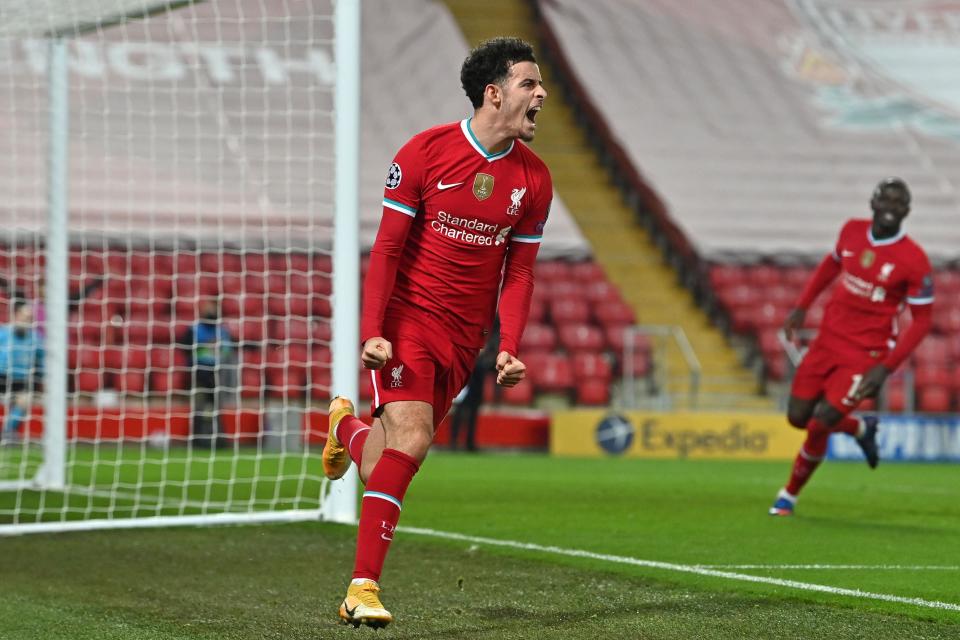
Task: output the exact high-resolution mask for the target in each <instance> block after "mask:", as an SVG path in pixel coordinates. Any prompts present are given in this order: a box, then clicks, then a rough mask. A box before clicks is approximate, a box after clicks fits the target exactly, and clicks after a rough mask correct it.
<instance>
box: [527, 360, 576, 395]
mask: <svg viewBox="0 0 960 640" xmlns="http://www.w3.org/2000/svg"><path fill="white" fill-rule="evenodd" d="M527 365H528V368H527V372H528V374H529V375H530V382H531V383H532V384H533V386H534V387H535V389H536V390H537V391H543V392H547V393H568V392H570V391H571V390H572V389H573V386H574V377H573V367H572V366H571V364H570V359H569V358H567V357H566V356H561V355H557V354H552V353H550V354H544V355H543V356H542V357H539V358H537V359H536V360H535V361H534V363H532V364H531V363H527Z"/></svg>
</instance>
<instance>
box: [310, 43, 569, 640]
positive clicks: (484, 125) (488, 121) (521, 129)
mask: <svg viewBox="0 0 960 640" xmlns="http://www.w3.org/2000/svg"><path fill="white" fill-rule="evenodd" d="M460 79H461V82H462V84H463V88H464V91H465V92H466V94H467V97H468V98H469V99H470V102H471V103H472V104H473V107H474V115H473V117H472V118H467V119H465V120H463V121H461V122H454V123H451V124H445V125H440V126H438V127H434V128H432V129H428V130H427V131H424V132H422V133H419V134H417V135H415V136H414V137H413V138H411V139H410V141H409V142H407V143H406V144H405V145H404V146H403V147H402V148H401V149H400V151H398V152H397V155H396V157H395V159H394V161H393V164H391V165H390V169H389V171H388V173H387V183H386V188H385V190H384V197H383V217H382V218H381V221H380V229H379V231H378V233H377V238H376V241H375V243H374V246H373V249H372V251H371V257H370V269H369V272H368V273H367V276H366V279H365V281H364V284H363V312H362V317H361V327H360V333H361V340H362V341H363V352H362V355H361V359H362V361H363V364H364V366H365V367H366V368H368V369H370V370H371V381H372V385H373V415H374V417H375V420H374V424H373V427H372V428H370V427H368V426H367V425H365V424H364V423H363V422H361V421H360V420H359V419H357V418H356V417H354V408H353V404H352V403H351V402H350V401H349V400H347V399H346V398H341V397H337V398H334V399H333V400H332V401H331V403H330V429H329V437H328V440H327V444H326V446H325V447H324V450H323V465H324V472H325V473H326V475H327V477H328V478H331V479H335V478H340V477H341V476H343V474H344V473H345V472H346V471H347V468H348V467H349V465H350V461H351V460H353V462H355V463H356V464H357V467H358V471H359V473H360V479H361V481H363V482H365V483H366V487H365V491H364V493H363V500H362V502H361V510H360V524H359V530H358V533H357V552H356V561H355V565H354V571H353V580H352V581H351V583H350V586H349V588H348V589H347V595H346V597H345V598H344V600H343V603H342V604H341V605H340V618H341V620H342V621H343V622H344V623H349V624H353V625H354V626H359V625H360V624H366V625H369V626H371V627H382V626H384V625H386V624H388V623H389V622H390V621H391V620H393V617H392V616H391V614H390V613H389V612H388V611H387V610H386V609H385V608H384V607H383V604H381V602H380V599H379V595H378V594H379V591H380V588H379V584H378V582H379V580H380V573H381V570H382V567H383V563H384V559H385V558H386V554H387V549H388V547H389V545H390V541H391V540H392V539H393V535H394V529H395V527H396V525H397V521H398V519H399V517H400V508H401V504H402V503H403V496H404V494H405V493H406V491H407V487H408V486H409V484H410V481H411V480H412V479H413V476H414V474H415V473H416V472H417V470H418V469H419V468H420V464H421V463H422V462H423V460H424V458H425V457H426V455H427V451H428V450H429V448H430V445H431V443H432V441H433V436H434V431H435V429H436V427H437V426H438V425H439V424H440V421H441V420H442V419H443V417H444V416H445V415H446V413H447V411H448V410H449V409H450V405H451V403H452V401H453V398H454V397H455V396H456V395H457V394H458V393H459V392H460V390H461V389H462V388H463V386H464V384H465V383H466V381H467V378H468V377H469V375H470V372H471V370H472V369H473V366H474V362H475V360H476V358H477V356H478V354H479V352H480V350H481V349H482V348H483V346H484V344H485V342H486V340H487V334H488V333H489V332H490V329H491V327H492V325H493V321H494V315H495V314H497V313H499V317H500V347H499V352H498V356H497V360H496V369H497V382H498V383H499V384H501V385H503V386H506V387H512V386H514V385H515V384H517V383H518V382H520V381H521V380H522V379H523V377H524V375H525V371H526V367H525V366H524V364H523V362H521V361H520V360H519V359H518V358H517V355H518V346H519V342H520V336H521V334H522V333H523V329H524V325H525V324H526V321H527V313H528V310H529V306H530V296H531V294H532V292H533V266H534V261H535V259H536V256H537V250H538V248H539V244H540V238H541V236H542V234H543V226H544V224H545V223H546V221H547V214H548V213H549V210H550V202H551V199H552V198H553V186H552V182H551V179H550V174H549V172H548V171H547V168H546V166H545V165H544V163H543V162H542V161H541V160H540V159H539V158H538V157H537V156H536V155H535V154H534V153H533V152H532V151H531V150H530V149H529V148H528V147H527V146H526V145H525V144H523V142H529V141H531V140H533V137H534V133H535V132H536V127H537V124H536V119H537V113H538V112H539V111H540V108H541V107H542V106H543V101H544V99H545V98H546V96H547V92H546V91H545V90H544V88H543V83H542V80H541V77H540V70H539V68H538V67H537V64H536V60H535V58H534V55H533V50H532V48H531V47H530V45H528V44H527V43H525V42H523V41H521V40H518V39H515V38H495V39H493V40H489V41H487V42H484V43H482V44H481V45H480V46H478V47H477V48H476V49H474V50H473V51H472V52H471V53H470V55H469V56H468V57H467V59H466V60H465V61H464V63H463V67H462V70H461V73H460ZM521 141H523V142H521ZM498 294H499V296H498Z"/></svg>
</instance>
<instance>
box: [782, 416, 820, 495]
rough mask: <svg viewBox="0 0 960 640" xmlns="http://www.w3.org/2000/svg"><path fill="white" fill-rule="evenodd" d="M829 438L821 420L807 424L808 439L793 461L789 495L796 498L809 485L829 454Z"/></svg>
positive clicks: (788, 488) (787, 487)
mask: <svg viewBox="0 0 960 640" xmlns="http://www.w3.org/2000/svg"><path fill="white" fill-rule="evenodd" d="M829 437H830V430H829V429H828V428H827V426H826V425H824V424H823V423H822V422H820V421H819V420H816V419H814V420H811V421H810V422H809V423H808V424H807V439H806V440H805V441H804V443H803V446H802V447H800V453H798V454H797V458H796V459H795V460H794V461H793V468H792V469H791V470H790V480H789V482H787V486H786V490H787V493H789V494H791V495H793V496H796V495H798V494H799V493H800V490H801V489H803V485H805V484H807V481H808V480H810V476H812V475H813V472H814V471H816V470H817V467H819V466H820V463H821V462H822V461H823V457H824V456H825V455H826V453H827V439H828V438H829Z"/></svg>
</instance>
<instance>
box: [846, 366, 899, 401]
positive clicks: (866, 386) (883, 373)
mask: <svg viewBox="0 0 960 640" xmlns="http://www.w3.org/2000/svg"><path fill="white" fill-rule="evenodd" d="M889 375H890V369H888V368H887V366H886V365H885V364H883V363H880V364H877V365H874V366H873V367H871V368H870V370H869V371H867V372H866V373H865V374H864V375H863V380H861V381H860V384H859V385H858V386H857V391H856V392H855V393H854V394H853V399H854V400H857V401H860V400H863V399H864V398H872V397H874V396H875V395H877V394H878V393H879V392H880V387H882V386H883V383H884V382H886V380H887V376H889Z"/></svg>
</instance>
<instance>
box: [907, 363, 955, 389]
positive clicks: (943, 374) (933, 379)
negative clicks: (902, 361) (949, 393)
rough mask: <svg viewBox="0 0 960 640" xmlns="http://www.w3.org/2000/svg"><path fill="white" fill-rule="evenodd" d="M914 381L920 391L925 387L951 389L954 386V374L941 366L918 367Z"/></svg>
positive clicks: (914, 374)
mask: <svg viewBox="0 0 960 640" xmlns="http://www.w3.org/2000/svg"><path fill="white" fill-rule="evenodd" d="M913 376H914V378H913V381H914V384H915V385H916V387H917V388H918V389H922V388H924V387H951V386H953V384H954V381H953V380H954V378H953V373H952V371H950V370H949V369H946V368H944V367H941V366H939V365H923V366H919V365H918V366H917V369H916V370H915V371H914V373H913Z"/></svg>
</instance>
